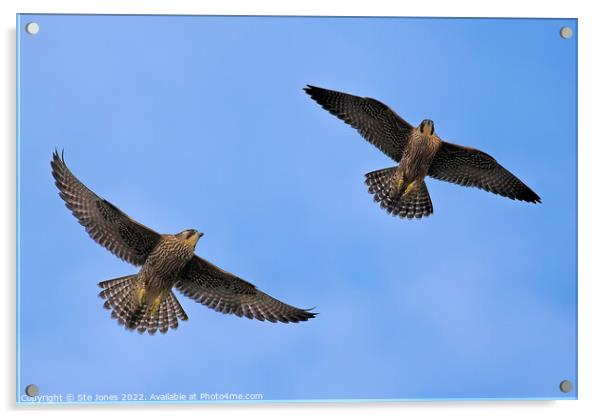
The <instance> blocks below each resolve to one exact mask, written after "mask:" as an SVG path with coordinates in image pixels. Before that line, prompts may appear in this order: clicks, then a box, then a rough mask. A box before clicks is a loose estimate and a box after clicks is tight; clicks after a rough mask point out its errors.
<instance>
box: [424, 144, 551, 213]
mask: <svg viewBox="0 0 602 419" xmlns="http://www.w3.org/2000/svg"><path fill="white" fill-rule="evenodd" d="M428 174H429V176H431V177H433V178H435V179H439V180H445V181H447V182H452V183H457V184H458V185H462V186H475V187H477V188H481V189H484V190H486V191H489V192H493V193H495V194H498V195H502V196H505V197H508V198H510V199H518V200H520V201H526V202H533V203H537V202H541V198H540V197H539V196H538V195H537V194H536V193H535V192H533V191H532V190H531V189H530V188H529V187H528V186H527V185H525V184H524V183H523V182H521V181H520V179H518V178H517V177H516V176H514V175H513V174H512V173H510V172H509V171H508V170H506V169H504V168H503V167H502V166H501V165H500V164H499V163H498V162H497V161H495V159H494V158H493V157H491V156H490V155H489V154H487V153H484V152H482V151H480V150H476V149H474V148H469V147H463V146H460V145H456V144H451V143H447V142H445V141H443V142H442V143H441V147H440V148H439V151H437V154H435V157H434V159H433V161H432V163H431V166H430V169H429V173H428Z"/></svg>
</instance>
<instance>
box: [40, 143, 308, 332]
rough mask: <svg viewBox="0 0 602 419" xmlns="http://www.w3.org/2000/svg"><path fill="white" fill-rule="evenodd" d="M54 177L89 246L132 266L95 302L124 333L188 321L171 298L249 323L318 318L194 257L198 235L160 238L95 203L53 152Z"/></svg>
mask: <svg viewBox="0 0 602 419" xmlns="http://www.w3.org/2000/svg"><path fill="white" fill-rule="evenodd" d="M51 166H52V175H53V176H54V179H55V181H56V186H57V187H58V189H59V191H60V193H59V195H60V196H61V198H63V200H64V201H65V203H66V206H67V208H69V209H70V210H71V211H72V212H73V215H75V217H76V218H77V219H78V221H79V222H80V224H82V225H83V226H84V228H85V229H86V231H87V232H88V234H89V235H90V237H91V238H92V239H94V240H95V241H96V242H98V243H99V244H101V245H102V246H104V247H106V248H107V249H108V250H109V251H111V252H112V253H113V254H115V255H116V256H118V257H120V258H121V259H123V260H125V261H126V262H129V263H131V264H132V265H135V266H141V269H140V271H139V272H138V273H137V274H135V275H127V276H123V277H121V278H116V279H110V280H107V281H102V282H101V283H99V284H98V285H99V286H100V287H101V288H103V290H102V291H101V292H100V294H99V295H100V297H102V298H103V299H105V300H106V301H105V303H104V307H105V308H107V309H109V310H112V317H114V318H116V319H117V320H118V321H119V323H120V324H123V325H125V327H126V329H130V330H134V329H136V330H138V332H140V333H144V332H145V331H147V332H148V333H149V334H151V335H152V334H155V332H156V331H157V330H159V331H161V332H162V333H166V332H167V331H168V330H169V328H172V329H176V328H177V327H178V319H179V320H188V316H187V315H186V313H185V312H184V310H183V309H182V306H181V305H180V303H179V302H178V300H177V298H176V296H175V295H174V294H173V292H172V288H173V287H174V286H175V287H176V288H177V289H178V290H179V291H180V292H181V293H182V294H184V295H186V296H187V297H190V298H192V299H193V300H195V301H197V302H199V303H202V304H205V305H206V306H208V307H209V308H212V309H214V310H216V311H220V312H222V313H232V314H236V315H237V316H238V317H241V316H246V317H248V318H249V319H253V318H255V319H258V320H261V321H263V320H269V321H271V322H274V323H275V322H278V321H280V322H283V323H289V322H292V323H297V322H300V321H306V320H308V319H310V318H313V317H314V316H315V315H316V313H311V312H310V311H308V310H303V309H300V308H296V307H293V306H290V305H288V304H285V303H283V302H281V301H278V300H276V299H275V298H272V297H270V296H269V295H267V294H264V293H263V292H261V291H259V290H258V289H257V288H256V287H255V286H254V285H253V284H251V283H249V282H247V281H245V280H243V279H241V278H238V277H237V276H235V275H233V274H231V273H229V272H226V271H224V270H222V269H220V268H218V267H217V266H215V265H212V264H211V263H209V262H207V261H206V260H204V259H203V258H200V257H199V256H196V255H195V254H194V249H195V246H196V244H197V241H198V240H199V238H200V237H201V236H203V233H200V232H198V231H196V230H193V229H190V230H184V231H182V232H180V233H178V234H159V233H157V232H155V231H153V230H151V229H150V228H148V227H145V226H143V225H142V224H140V223H138V222H136V221H134V220H133V219H131V218H130V217H128V216H127V215H126V214H125V213H123V212H122V211H121V210H119V209H118V208H117V207H116V206H114V205H113V204H111V203H110V202H109V201H107V200H105V199H102V198H100V197H98V196H97V195H96V194H95V193H94V192H92V191H91V190H90V189H88V188H87V187H86V186H85V185H84V184H83V183H81V182H80V181H79V180H78V179H77V178H76V177H75V176H74V175H73V174H72V173H71V171H70V170H69V169H68V168H67V166H66V164H65V160H64V158H63V157H62V156H61V157H59V155H58V153H57V152H56V151H55V152H54V154H53V156H52V162H51Z"/></svg>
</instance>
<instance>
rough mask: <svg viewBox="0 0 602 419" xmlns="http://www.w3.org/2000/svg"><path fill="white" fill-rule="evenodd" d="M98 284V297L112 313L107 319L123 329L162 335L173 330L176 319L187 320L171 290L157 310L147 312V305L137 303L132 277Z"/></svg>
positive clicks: (133, 276)
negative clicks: (117, 323) (103, 300)
mask: <svg viewBox="0 0 602 419" xmlns="http://www.w3.org/2000/svg"><path fill="white" fill-rule="evenodd" d="M98 285H99V286H100V287H101V288H103V290H102V291H101V292H100V294H99V296H100V297H101V298H103V299H105V303H104V307H105V308H106V309H108V310H112V313H111V317H113V318H115V319H117V321H118V322H119V324H121V325H124V326H125V328H126V329H129V330H137V331H138V332H139V333H141V334H142V333H144V332H148V333H149V334H151V335H153V334H155V333H156V332H157V330H159V331H160V332H161V333H166V332H167V331H168V330H169V329H170V328H171V329H177V328H178V319H179V320H183V321H185V320H188V316H187V315H186V312H185V311H184V309H183V308H182V306H181V305H180V303H179V302H178V300H177V298H176V296H175V295H174V294H173V292H171V291H168V292H166V293H164V294H163V297H162V299H161V303H160V304H159V306H158V308H157V309H156V310H155V311H154V312H151V311H152V310H151V308H150V305H149V304H147V303H145V302H142V303H141V302H140V301H139V298H138V295H137V294H138V293H137V290H138V284H137V282H136V275H129V276H125V277H121V278H115V279H110V280H107V281H102V282H100V283H99V284H98Z"/></svg>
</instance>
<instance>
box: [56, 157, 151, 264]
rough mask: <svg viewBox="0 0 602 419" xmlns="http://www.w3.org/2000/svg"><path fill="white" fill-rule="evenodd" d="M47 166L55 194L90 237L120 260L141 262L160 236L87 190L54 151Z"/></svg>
mask: <svg viewBox="0 0 602 419" xmlns="http://www.w3.org/2000/svg"><path fill="white" fill-rule="evenodd" d="M50 165H51V166H52V176H54V179H55V183H56V186H57V187H58V188H59V191H60V193H59V195H60V196H61V198H63V200H64V201H65V205H66V206H67V208H69V209H70V210H71V212H73V215H75V217H76V218H77V219H78V220H79V223H80V224H81V225H83V226H84V227H85V228H86V231H87V232H88V234H89V235H90V237H92V238H93V239H94V240H95V241H96V242H98V243H99V244H101V245H103V246H104V247H106V248H107V249H109V250H110V251H111V252H113V253H114V254H115V255H116V256H118V257H120V258H121V259H123V260H125V261H127V262H130V263H132V264H133V265H142V264H143V263H144V261H145V260H146V257H147V256H148V255H149V253H150V252H151V251H152V250H153V248H154V247H155V245H156V244H157V243H158V242H159V240H160V239H161V235H160V234H159V233H157V232H155V231H153V230H151V229H150V228H148V227H145V226H143V225H142V224H139V223H137V222H136V221H134V220H132V219H131V218H130V217H128V216H127V215H126V214H125V213H123V212H122V211H121V210H119V208H117V207H116V206H114V205H113V204H111V203H110V202H109V201H107V200H104V199H102V198H100V197H98V196H97V195H96V194H95V193H94V192H92V191H91V190H90V189H88V188H87V187H86V186H85V185H84V184H83V183H81V182H80V181H79V180H78V179H77V178H76V177H75V176H74V175H73V173H71V171H70V170H69V168H67V165H66V164H65V160H64V159H63V157H62V156H60V157H59V154H58V152H57V151H55V152H54V154H53V155H52V162H51V163H50Z"/></svg>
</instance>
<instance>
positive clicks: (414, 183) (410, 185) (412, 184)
mask: <svg viewBox="0 0 602 419" xmlns="http://www.w3.org/2000/svg"><path fill="white" fill-rule="evenodd" d="M415 187H416V181H414V182H412V183H410V184H409V185H408V187H407V189H406V191H405V192H404V193H403V196H406V195H407V194H409V193H410V192H412V191H413V190H414V188H415Z"/></svg>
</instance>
